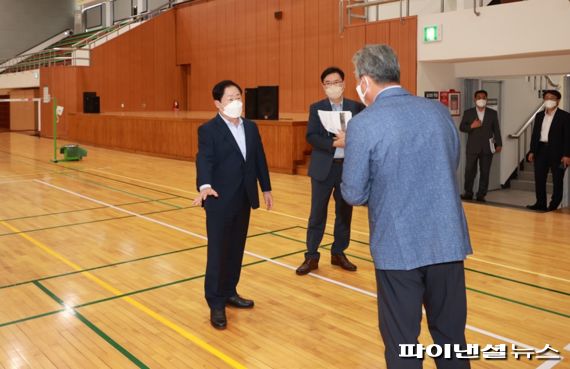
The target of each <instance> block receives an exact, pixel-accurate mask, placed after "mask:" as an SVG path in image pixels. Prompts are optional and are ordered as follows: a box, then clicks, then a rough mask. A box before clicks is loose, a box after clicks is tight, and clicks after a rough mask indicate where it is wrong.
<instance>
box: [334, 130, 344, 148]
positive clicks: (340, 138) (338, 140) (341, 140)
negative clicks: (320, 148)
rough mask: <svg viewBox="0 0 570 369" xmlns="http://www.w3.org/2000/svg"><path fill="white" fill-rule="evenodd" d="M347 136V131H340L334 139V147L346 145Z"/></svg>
mask: <svg viewBox="0 0 570 369" xmlns="http://www.w3.org/2000/svg"><path fill="white" fill-rule="evenodd" d="M345 137H346V132H344V131H338V132H337V134H336V137H335V138H334V141H333V147H344V138H345Z"/></svg>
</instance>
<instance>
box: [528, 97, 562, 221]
mask: <svg viewBox="0 0 570 369" xmlns="http://www.w3.org/2000/svg"><path fill="white" fill-rule="evenodd" d="M542 97H543V99H544V111H541V112H540V113H538V114H536V117H535V118H534V127H533V130H532V138H531V141H530V152H529V154H528V156H527V159H528V161H529V162H531V163H533V162H534V182H535V183H534V185H535V191H536V203H534V204H533V205H528V206H527V208H529V209H531V210H538V211H553V210H556V209H558V206H559V205H560V203H561V202H562V194H563V187H564V171H565V170H566V168H567V167H568V166H570V114H569V113H568V112H566V111H564V110H562V109H560V108H558V104H559V103H560V98H561V97H562V95H561V94H560V92H558V91H556V90H546V91H544V93H543V94H542ZM549 171H550V172H552V197H551V198H550V204H549V205H548V207H547V206H546V178H547V177H548V172H549Z"/></svg>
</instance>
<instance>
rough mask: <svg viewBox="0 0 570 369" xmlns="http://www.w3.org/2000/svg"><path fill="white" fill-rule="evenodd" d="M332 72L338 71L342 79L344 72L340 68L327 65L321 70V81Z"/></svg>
mask: <svg viewBox="0 0 570 369" xmlns="http://www.w3.org/2000/svg"><path fill="white" fill-rule="evenodd" d="M333 73H338V75H339V76H340V79H342V80H343V81H344V72H343V71H342V69H340V68H339V67H328V68H327V69H325V70H324V71H323V73H321V82H324V81H325V78H327V76H328V75H329V74H333Z"/></svg>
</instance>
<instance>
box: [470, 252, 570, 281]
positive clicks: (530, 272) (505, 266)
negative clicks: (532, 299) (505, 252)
mask: <svg viewBox="0 0 570 369" xmlns="http://www.w3.org/2000/svg"><path fill="white" fill-rule="evenodd" d="M467 260H475V261H479V262H481V263H486V264H491V265H496V266H500V267H502V268H506V269H512V270H516V271H518V272H524V273H528V274H534V275H537V276H539V277H544V278H550V279H556V280H558V281H562V282H570V279H564V278H561V277H555V276H552V275H549V274H544V273H537V272H533V271H531V270H526V269H521V268H517V267H513V266H509V265H505V264H500V263H494V262H492V261H487V260H483V259H479V258H477V257H474V256H470V255H469V256H467Z"/></svg>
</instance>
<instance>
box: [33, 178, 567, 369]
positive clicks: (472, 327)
mask: <svg viewBox="0 0 570 369" xmlns="http://www.w3.org/2000/svg"><path fill="white" fill-rule="evenodd" d="M34 181H35V182H38V183H41V184H43V185H45V186H48V187H51V188H54V189H57V190H59V191H62V192H66V193H68V194H71V195H74V196H77V197H80V198H82V199H85V200H89V201H92V202H94V203H97V204H100V205H104V206H108V207H110V208H112V209H115V210H118V211H122V212H124V213H127V214H130V215H134V216H136V217H138V218H141V219H144V220H147V221H149V222H152V223H156V224H159V225H162V226H164V227H167V228H170V229H174V230H176V231H179V232H182V233H185V234H188V235H191V236H194V237H198V238H200V239H203V240H207V239H208V238H207V237H205V236H202V235H200V234H197V233H194V232H190V231H188V230H186V229H184V228H180V227H177V226H174V225H171V224H168V223H165V222H161V221H159V220H156V219H153V218H149V217H147V216H144V215H141V214H138V213H135V212H132V211H129V210H125V209H122V208H119V207H117V206H114V205H111V204H108V203H106V202H103V201H100V200H97V199H94V198H91V197H89V196H85V195H82V194H80V193H77V192H74V191H70V190H68V189H65V188H62V187H59V186H55V185H52V184H51V183H47V182H44V181H40V180H37V179H36V180H34ZM245 253H246V254H247V255H250V256H253V257H255V258H258V259H261V260H265V261H267V262H269V263H272V264H275V265H279V266H282V267H284V268H287V269H291V270H295V269H296V268H295V267H293V266H291V265H289V264H285V263H282V262H279V261H277V260H272V259H270V258H267V257H265V256H261V255H257V254H255V253H252V252H249V251H245ZM309 275H310V276H312V277H314V278H318V279H320V280H323V281H325V282H329V283H332V284H335V285H337V286H340V287H344V288H347V289H350V290H352V291H355V292H358V293H361V294H364V295H366V296H370V297H375V298H376V297H377V296H376V294H375V293H373V292H369V291H366V290H363V289H361V288H358V287H355V286H352V285H349V284H346V283H343V282H339V281H336V280H334V279H331V278H327V277H323V276H320V275H318V274H314V273H309ZM466 329H469V330H471V331H473V332H477V333H480V334H483V335H486V336H488V337H491V338H495V339H498V340H500V341H502V342H508V343H511V344H515V345H517V346H520V347H525V348H528V349H532V350H535V351H536V350H539V349H538V348H536V347H533V346H530V345H526V344H523V343H521V342H518V341H515V340H513V339H510V338H508V337H504V336H500V335H497V334H494V333H492V332H489V331H486V330H484V329H481V328H477V327H474V326H472V325H467V326H466ZM569 346H570V345H569ZM562 359H563V358H562ZM562 359H561V360H558V361H556V363H559V362H560V361H562ZM547 363H550V362H547ZM547 363H545V364H547ZM541 369H544V368H541Z"/></svg>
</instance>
